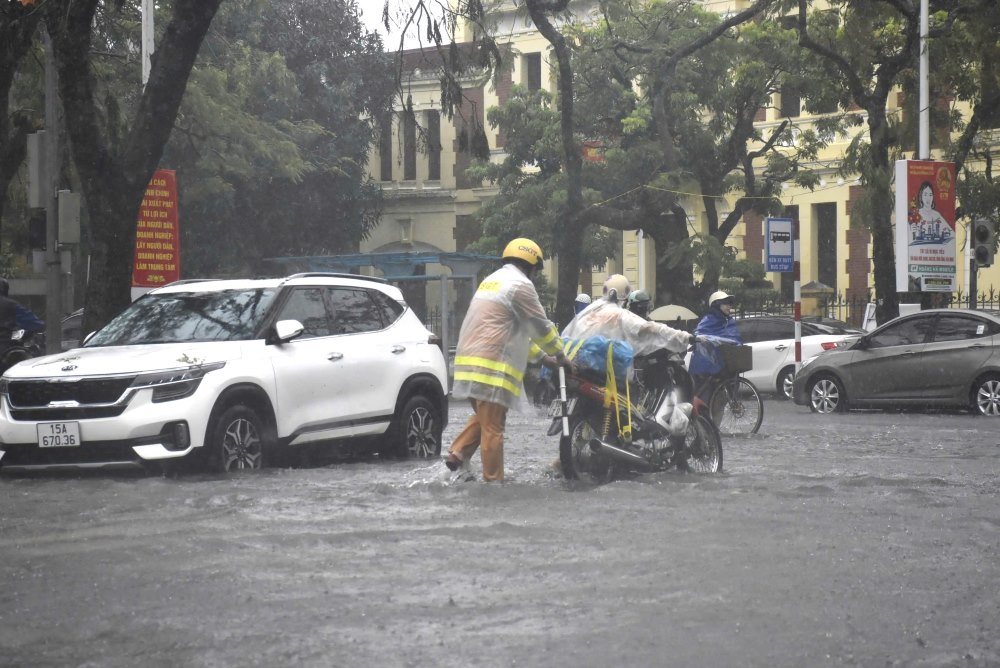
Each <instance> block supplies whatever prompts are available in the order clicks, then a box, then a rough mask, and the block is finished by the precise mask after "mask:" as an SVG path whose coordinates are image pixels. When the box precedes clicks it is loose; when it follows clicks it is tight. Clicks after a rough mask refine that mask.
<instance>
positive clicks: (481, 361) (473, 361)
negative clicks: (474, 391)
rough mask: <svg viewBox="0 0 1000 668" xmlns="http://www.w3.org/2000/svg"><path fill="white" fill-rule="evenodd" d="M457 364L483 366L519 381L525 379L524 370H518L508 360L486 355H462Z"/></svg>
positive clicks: (456, 360)
mask: <svg viewBox="0 0 1000 668" xmlns="http://www.w3.org/2000/svg"><path fill="white" fill-rule="evenodd" d="M455 366H481V367H483V368H484V369H490V370H491V371H498V372H500V373H505V374H507V375H508V376H510V377H511V378H513V379H514V380H516V381H517V382H519V383H520V382H521V381H523V380H524V372H523V371H518V370H517V369H515V368H514V367H512V366H511V365H509V364H507V363H506V362H497V361H496V360H488V359H486V358H485V357H470V356H468V355H462V356H461V357H456V358H455Z"/></svg>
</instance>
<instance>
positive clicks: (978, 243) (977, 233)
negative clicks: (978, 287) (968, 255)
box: [972, 218, 997, 267]
mask: <svg viewBox="0 0 1000 668" xmlns="http://www.w3.org/2000/svg"><path fill="white" fill-rule="evenodd" d="M996 236H997V232H996V228H995V227H994V226H993V222H992V221H990V220H986V219H984V218H979V219H977V220H976V221H975V222H974V223H973V224H972V243H973V244H975V246H973V257H975V258H976V266H977V267H988V266H990V265H991V264H993V249H994V248H995V247H996Z"/></svg>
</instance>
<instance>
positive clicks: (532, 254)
mask: <svg viewBox="0 0 1000 668" xmlns="http://www.w3.org/2000/svg"><path fill="white" fill-rule="evenodd" d="M503 259H505V260H507V259H516V260H524V261H525V262H527V263H528V264H529V265H531V266H532V267H534V266H537V267H538V268H539V269H541V267H542V261H543V260H544V258H543V257H542V249H541V247H539V245H538V244H536V243H535V242H534V241H532V240H531V239H525V238H523V237H521V238H518V239H514V240H513V241H511V242H510V243H509V244H507V247H506V248H504V249H503Z"/></svg>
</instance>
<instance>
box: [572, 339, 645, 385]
mask: <svg viewBox="0 0 1000 668" xmlns="http://www.w3.org/2000/svg"><path fill="white" fill-rule="evenodd" d="M563 344H564V348H563V350H564V351H566V355H567V356H568V357H569V358H570V359H571V360H573V361H574V362H576V363H577V364H579V365H580V366H582V367H585V368H587V369H593V370H594V371H600V372H601V373H607V371H608V347H609V346H610V347H611V363H612V365H613V366H614V371H615V378H616V379H617V380H618V381H623V380H625V378H626V375H627V374H628V370H629V367H631V366H632V360H633V359H634V358H635V351H634V350H633V349H632V346H630V345H629V344H627V343H625V342H624V341H614V340H611V339H609V338H607V337H605V336H590V337H587V338H586V339H584V340H583V341H580V339H569V338H564V339H563Z"/></svg>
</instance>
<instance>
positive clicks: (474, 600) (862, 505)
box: [0, 400, 1000, 667]
mask: <svg viewBox="0 0 1000 668" xmlns="http://www.w3.org/2000/svg"><path fill="white" fill-rule="evenodd" d="M468 412H469V409H468V407H467V406H466V405H464V404H463V403H461V402H453V404H452V408H451V420H450V423H449V426H448V429H447V430H446V432H445V435H444V444H445V446H447V445H448V443H450V440H451V439H452V438H453V437H454V436H455V435H456V434H457V432H458V429H459V428H460V426H461V425H462V423H463V422H464V420H465V418H466V417H467V415H468ZM546 426H547V423H546V418H545V417H544V414H543V413H542V412H541V411H540V410H538V409H534V408H527V409H526V410H524V411H523V412H516V413H511V414H510V416H509V418H508V428H507V444H506V448H505V456H506V461H505V469H506V473H507V477H506V482H505V483H504V484H502V485H501V484H492V483H491V484H487V483H483V482H479V481H475V482H458V481H457V480H455V479H454V475H453V474H451V473H450V472H448V471H447V469H445V467H444V466H443V465H442V464H441V463H440V461H434V460H422V461H421V460H417V461H414V460H408V461H399V460H380V459H378V458H374V457H373V458H365V459H335V458H330V459H329V460H328V461H326V462H323V461H320V462H314V463H313V465H310V466H301V467H296V468H275V469H266V470H264V471H263V472H260V473H259V474H250V475H235V476H231V477H227V478H220V477H212V476H203V475H188V476H182V477H179V478H164V477H158V476H154V475H125V474H115V473H109V472H99V473H93V474H86V475H84V474H79V473H77V474H71V475H52V474H49V475H45V476H24V477H17V476H9V475H7V476H4V477H3V479H0V487H2V490H3V498H4V502H3V504H2V506H0V536H2V546H0V556H2V559H0V584H2V586H0V645H2V646H3V647H4V651H3V653H2V655H0V665H3V666H8V665H9V666H24V665H32V666H46V665H60V666H61V665H74V666H135V665H144V666H177V665H188V666H228V665H241V666H256V665H260V666H265V665H266V666H273V665H301V666H329V665H386V666H417V665H437V666H468V665H482V666H515V665H522V666H524V665H527V666H543V665H544V666H607V665H613V664H618V665H677V666H683V665H706V666H736V665H740V666H789V667H793V666H805V665H811V666H815V665H862V666H873V665H885V666H904V665H905V666H917V665H919V666H957V665H962V666H991V665H997V664H998V663H1000V640H998V639H997V638H998V634H997V630H998V629H997V620H998V619H1000V614H998V613H1000V610H998V600H997V598H996V596H995V583H996V582H997V580H998V576H1000V565H998V563H997V561H996V559H995V555H996V553H997V552H998V549H1000V538H998V536H1000V532H998V531H997V528H998V527H1000V511H998V509H997V505H996V497H997V492H998V487H1000V483H998V477H997V465H996V458H995V452H996V448H997V446H998V440H1000V439H998V437H997V432H996V430H995V429H994V428H993V427H992V425H991V423H990V421H989V420H988V419H984V418H977V417H974V416H972V415H970V414H968V413H963V412H940V413H908V412H881V411H854V412H851V413H848V414H843V415H815V414H812V413H810V412H809V411H808V409H806V408H804V407H798V406H794V405H793V404H791V403H790V402H781V401H776V400H767V401H766V402H765V419H764V423H763V426H762V427H761V430H760V433H759V434H757V435H754V436H751V437H744V438H736V437H725V438H724V447H725V469H724V471H723V472H721V473H719V474H714V475H691V474H682V473H676V472H671V473H661V474H652V475H648V476H643V477H640V478H636V479H631V480H620V481H617V482H613V483H610V484H606V485H600V486H592V485H579V484H570V483H568V482H567V481H564V480H562V479H560V478H559V477H558V476H557V475H556V474H555V473H554V471H553V469H552V463H553V460H554V459H555V457H556V453H557V443H556V439H554V438H552V437H547V436H546V435H545V428H546ZM477 466H478V457H476V458H474V459H473V461H472V469H473V471H475V469H476V467H477Z"/></svg>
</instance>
